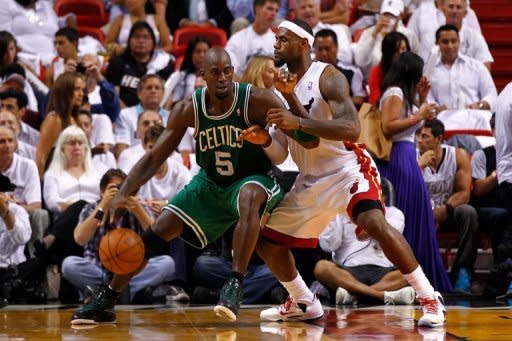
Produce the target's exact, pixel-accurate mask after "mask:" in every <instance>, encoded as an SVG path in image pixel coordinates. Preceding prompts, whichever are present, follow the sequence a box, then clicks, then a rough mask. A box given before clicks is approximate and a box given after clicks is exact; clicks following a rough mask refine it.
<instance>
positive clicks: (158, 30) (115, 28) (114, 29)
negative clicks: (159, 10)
mask: <svg viewBox="0 0 512 341" xmlns="http://www.w3.org/2000/svg"><path fill="white" fill-rule="evenodd" d="M145 3H146V0H126V1H125V2H124V6H125V7H126V9H127V10H128V13H126V14H124V15H120V16H118V17H117V18H116V19H114V21H113V22H112V26H110V29H109V31H108V33H107V39H106V45H109V44H115V54H116V55H120V54H122V53H123V52H124V49H125V48H126V45H127V44H128V35H129V32H130V29H131V27H132V25H133V24H134V23H135V22H137V21H145V22H147V23H148V24H149V26H150V27H151V29H152V30H153V33H154V35H155V38H156V41H157V42H158V43H159V46H160V47H161V48H162V50H164V51H165V52H167V53H171V52H172V41H171V38H170V37H171V36H170V32H169V27H168V26H167V23H166V22H165V19H164V18H163V17H162V16H158V15H153V14H146V11H145V8H144V5H145Z"/></svg>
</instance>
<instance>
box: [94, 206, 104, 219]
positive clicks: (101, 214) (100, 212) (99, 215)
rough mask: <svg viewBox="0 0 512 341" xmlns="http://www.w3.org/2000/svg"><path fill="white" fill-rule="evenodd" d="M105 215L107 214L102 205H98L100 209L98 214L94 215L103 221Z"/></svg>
mask: <svg viewBox="0 0 512 341" xmlns="http://www.w3.org/2000/svg"><path fill="white" fill-rule="evenodd" d="M104 216H105V212H103V210H102V209H101V207H98V211H96V214H95V215H94V219H96V220H98V221H101V220H102V219H103V217H104Z"/></svg>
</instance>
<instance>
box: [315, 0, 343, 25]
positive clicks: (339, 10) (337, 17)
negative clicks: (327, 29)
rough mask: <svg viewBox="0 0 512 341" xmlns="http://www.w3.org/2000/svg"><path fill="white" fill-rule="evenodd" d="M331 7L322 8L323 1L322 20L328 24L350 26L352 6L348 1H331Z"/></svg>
mask: <svg viewBox="0 0 512 341" xmlns="http://www.w3.org/2000/svg"><path fill="white" fill-rule="evenodd" d="M329 2H330V4H331V6H328V7H326V6H322V5H323V2H322V1H321V6H320V9H321V12H320V20H321V21H322V22H324V23H326V24H343V25H348V20H349V16H350V6H349V1H348V0H333V1H329Z"/></svg>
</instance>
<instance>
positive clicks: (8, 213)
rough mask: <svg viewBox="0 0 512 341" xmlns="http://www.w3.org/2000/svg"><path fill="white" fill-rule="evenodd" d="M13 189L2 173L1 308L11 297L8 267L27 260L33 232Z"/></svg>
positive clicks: (0, 235)
mask: <svg viewBox="0 0 512 341" xmlns="http://www.w3.org/2000/svg"><path fill="white" fill-rule="evenodd" d="M2 144H3V143H2V142H0V145H2ZM13 189H14V188H13V184H12V183H11V182H10V181H9V178H7V177H6V176H4V175H1V174H0V308H2V307H5V306H6V305H7V300H8V299H9V298H10V297H9V296H10V295H9V292H8V291H9V289H10V288H7V287H6V285H7V284H8V283H9V281H10V279H9V276H10V274H11V270H10V269H8V268H12V267H13V266H17V265H20V264H22V263H23V262H25V260H26V257H25V254H24V249H25V244H26V243H27V242H28V241H29V239H30V234H31V229H30V223H29V220H28V214H27V212H26V211H25V210H24V209H23V208H22V207H20V206H18V205H17V204H15V203H13V202H10V200H9V198H8V194H7V192H11V191H12V190H13Z"/></svg>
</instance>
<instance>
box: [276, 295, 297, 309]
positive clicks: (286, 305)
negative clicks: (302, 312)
mask: <svg viewBox="0 0 512 341" xmlns="http://www.w3.org/2000/svg"><path fill="white" fill-rule="evenodd" d="M294 303H295V302H293V299H292V297H291V296H288V297H287V298H286V301H285V302H284V304H281V305H280V306H279V310H280V311H281V312H283V313H285V312H287V311H290V308H291V307H292V304H294Z"/></svg>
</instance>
